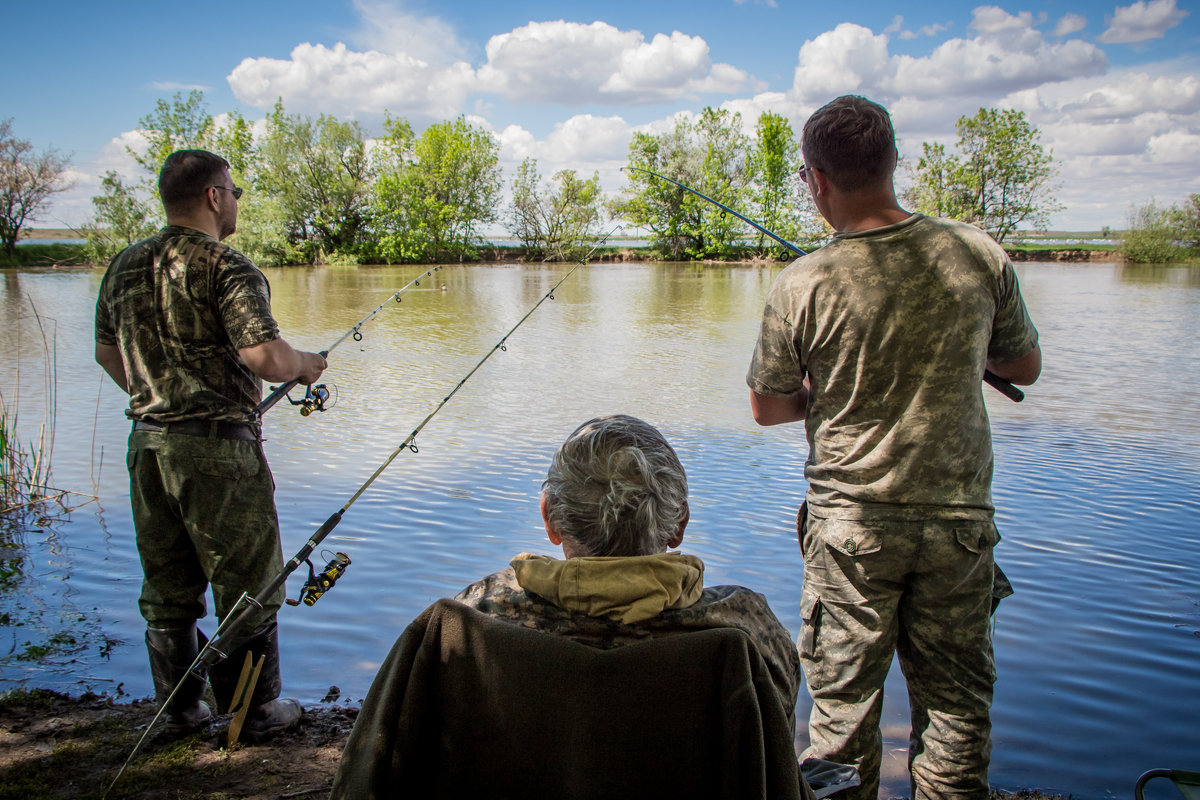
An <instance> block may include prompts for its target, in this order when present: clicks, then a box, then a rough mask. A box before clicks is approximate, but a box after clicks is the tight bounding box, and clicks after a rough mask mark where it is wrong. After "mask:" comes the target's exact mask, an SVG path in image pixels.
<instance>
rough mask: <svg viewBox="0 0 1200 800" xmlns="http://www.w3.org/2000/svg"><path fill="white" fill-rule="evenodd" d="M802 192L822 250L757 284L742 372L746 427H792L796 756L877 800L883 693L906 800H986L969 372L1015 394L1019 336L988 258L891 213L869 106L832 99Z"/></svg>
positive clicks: (887, 164)
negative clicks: (896, 719) (796, 433)
mask: <svg viewBox="0 0 1200 800" xmlns="http://www.w3.org/2000/svg"><path fill="white" fill-rule="evenodd" d="M802 150H803V154H804V160H805V163H806V166H805V167H802V168H801V177H802V178H803V179H804V180H805V181H806V183H807V185H808V188H809V190H810V191H811V192H812V194H813V199H814V201H815V203H816V206H817V209H818V210H819V211H820V213H821V214H822V216H824V217H825V219H826V220H827V221H828V222H829V223H830V224H831V225H832V226H833V227H834V229H835V230H836V231H837V235H836V236H835V237H834V239H833V241H832V242H831V243H830V244H828V245H827V246H825V247H823V248H821V249H820V250H818V251H816V252H815V253H813V254H812V255H809V256H805V257H803V258H801V259H799V260H797V261H796V262H795V263H793V264H792V265H790V266H789V267H788V268H787V269H785V270H784V271H783V272H782V273H781V274H780V275H779V277H778V278H777V279H776V281H775V284H774V285H773V286H772V288H771V290H770V293H769V294H768V297H767V302H766V307H765V309H764V311H763V321H762V329H761V332H760V336H759V340H758V344H757V347H756V349H755V352H754V357H753V361H752V363H751V365H750V370H749V373H748V375H747V383H748V384H749V386H750V389H751V394H750V402H751V410H752V412H753V414H754V418H755V420H756V421H757V422H758V423H759V424H761V425H774V424H778V423H786V422H796V421H800V420H803V421H804V423H805V429H806V432H807V436H808V445H809V457H808V461H807V463H806V464H805V477H806V478H807V479H808V483H809V488H808V493H807V497H806V502H805V506H804V507H802V508H801V513H800V516H799V518H798V529H799V533H800V547H801V550H802V552H803V556H804V562H805V565H804V586H803V590H802V592H801V605H802V608H801V611H802V617H803V621H802V632H801V635H800V640H799V651H800V659H801V663H802V665H803V667H804V673H805V676H806V680H807V682H808V688H809V692H810V694H811V695H812V700H813V707H812V713H811V717H810V720H809V737H810V741H811V745H810V747H809V748H808V750H807V751H806V752H805V755H806V756H812V757H817V758H825V759H829V760H832V761H837V762H842V763H848V764H854V765H857V766H858V768H859V772H860V775H861V777H862V786H861V787H860V788H859V789H857V790H851V791H848V792H847V793H846V794H844V795H841V796H843V797H847V798H853V800H860V799H861V800H874V798H875V797H876V796H877V794H878V789H879V768H880V761H881V748H882V739H881V735H880V730H879V719H880V710H881V707H882V699H883V685H884V678H885V676H886V675H887V671H888V668H889V667H890V665H891V661H892V655H893V653H898V654H899V658H900V665H901V668H902V669H903V672H904V675H905V678H906V680H907V684H908V691H909V701H910V706H911V709H912V734H911V736H910V742H909V769H910V773H911V776H912V784H911V788H912V797H913V798H914V800H917V799H918V798H933V797H949V796H951V795H953V796H955V797H962V798H986V797H987V796H988V779H987V767H988V760H989V756H990V752H991V742H990V730H991V727H990V722H989V708H990V706H991V701H992V684H993V683H994V681H995V667H994V663H993V658H992V643H991V637H990V631H989V625H988V621H989V615H990V612H991V610H992V607H993V606H992V585H993V574H994V565H993V561H992V548H993V546H994V545H995V544H996V543H997V542H998V541H999V538H1000V537H999V535H998V534H997V532H996V529H995V526H994V525H993V523H992V515H993V507H992V501H991V480H992V444H991V432H990V428H989V423H988V417H987V411H986V408H985V405H984V398H983V392H982V389H981V382H980V379H981V377H982V375H983V371H984V368H985V366H986V367H987V368H989V369H991V370H992V372H994V373H995V374H997V375H999V376H1000V377H1003V378H1007V379H1008V380H1010V381H1012V382H1014V383H1019V384H1029V383H1033V382H1034V381H1035V380H1036V379H1037V377H1038V374H1039V373H1040V371H1041V351H1040V349H1039V347H1038V337H1037V331H1036V330H1035V328H1034V326H1033V324H1032V322H1031V321H1030V318H1029V314H1028V312H1027V311H1026V308H1025V304H1024V301H1023V300H1022V298H1021V293H1020V290H1019V288H1018V285H1017V277H1016V275H1015V273H1014V271H1013V267H1012V264H1011V263H1010V262H1009V259H1008V257H1007V256H1006V255H1005V253H1004V251H1003V250H1002V249H1001V248H1000V247H999V246H998V245H997V244H996V243H995V242H994V241H992V240H991V239H990V238H989V237H988V236H987V235H986V234H984V233H983V232H981V231H980V230H978V229H976V228H973V227H971V226H968V225H964V224H961V223H957V222H951V221H948V220H940V219H934V218H930V217H925V216H922V215H920V214H909V213H908V212H907V211H905V210H903V209H902V208H901V207H900V206H899V204H898V203H897V201H896V196H895V191H894V189H893V184H892V176H893V173H894V171H895V166H896V159H897V153H896V146H895V134H894V132H893V129H892V124H891V119H890V117H889V116H888V113H887V111H886V110H885V109H884V108H882V107H881V106H879V105H877V104H875V103H872V102H870V101H869V100H866V99H864V98H861V97H853V96H847V97H841V98H838V99H837V100H834V101H833V102H831V103H829V104H828V105H826V106H825V107H823V108H821V109H819V110H818V111H817V112H816V113H815V114H813V116H812V117H811V118H810V119H809V120H808V122H807V124H806V125H805V127H804V133H803V137H802Z"/></svg>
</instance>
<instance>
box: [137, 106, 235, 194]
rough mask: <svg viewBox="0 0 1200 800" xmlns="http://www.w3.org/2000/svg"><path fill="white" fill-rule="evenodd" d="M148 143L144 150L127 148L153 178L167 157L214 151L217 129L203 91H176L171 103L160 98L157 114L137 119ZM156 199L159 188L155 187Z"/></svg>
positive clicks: (152, 113)
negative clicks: (206, 104)
mask: <svg viewBox="0 0 1200 800" xmlns="http://www.w3.org/2000/svg"><path fill="white" fill-rule="evenodd" d="M138 130H139V131H141V133H142V136H143V137H144V138H145V140H146V148H145V150H139V149H137V148H133V147H126V148H125V149H126V150H127V151H128V152H129V155H130V156H132V157H133V159H134V160H135V161H137V163H138V164H140V165H141V166H142V168H143V169H144V170H145V171H146V172H147V173H148V174H149V175H151V176H157V175H158V170H159V169H160V168H161V167H162V164H163V162H164V161H166V160H167V156H169V155H171V153H174V152H175V151H176V150H196V149H199V150H215V145H216V136H215V134H216V127H215V125H214V123H213V118H212V115H211V114H209V113H208V111H207V110H206V109H205V106H204V92H201V91H200V90H198V89H193V90H192V91H190V92H188V93H187V95H186V96H185V95H183V94H182V93H180V92H176V93H175V95H174V96H173V97H172V98H171V99H170V100H169V101H168V100H163V99H161V98H160V99H159V100H158V101H157V102H155V104H154V111H153V112H151V113H150V114H147V115H146V116H144V117H142V118H141V119H140V120H138ZM154 194H155V197H157V196H158V186H157V184H156V185H155V186H154Z"/></svg>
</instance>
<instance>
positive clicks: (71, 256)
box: [0, 244, 88, 267]
mask: <svg viewBox="0 0 1200 800" xmlns="http://www.w3.org/2000/svg"><path fill="white" fill-rule="evenodd" d="M87 263H88V260H87V256H86V255H84V250H83V245H81V244H22V245H18V246H17V252H16V254H15V255H11V256H10V255H9V254H8V253H4V252H0V267H63V266H82V265H86V264H87Z"/></svg>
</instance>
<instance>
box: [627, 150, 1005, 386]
mask: <svg viewBox="0 0 1200 800" xmlns="http://www.w3.org/2000/svg"><path fill="white" fill-rule="evenodd" d="M627 169H629V170H634V171H635V172H644V173H646V174H647V175H653V176H654V177H656V178H661V179H662V180H664V181H667V182H668V183H673V184H675V185H676V186H678V187H679V188H680V189H684V190H686V191H689V192H691V193H692V194H694V195H696V196H697V197H699V198H701V199H704V200H707V201H708V202H710V203H712V204H713V205H714V206H716V207H717V208H719V209H721V210H722V211H725V212H727V213H729V214H733V215H734V216H735V217H737V218H738V219H740V220H741V221H742V222H745V223H746V224H747V225H749V226H750V227H752V228H754V229H755V230H757V231H759V232H761V233H765V234H766V235H767V236H770V237H771V238H772V239H774V240H775V241H777V242H779V243H780V244H781V245H783V246H784V247H786V248H787V249H789V250H791V251H792V252H793V253H795V254H796V255H798V256H806V255H808V253H807V252H805V251H804V250H801V249H800V248H799V247H797V246H796V245H794V244H792V243H791V242H789V241H788V240H787V239H784V238H783V237H781V236H777V235H776V234H774V233H772V232H771V231H769V230H767V229H766V228H764V227H763V226H762V225H759V224H758V223H757V222H755V221H754V220H752V219H750V218H749V217H747V216H744V215H742V214H739V213H738V212H736V211H734V210H733V209H732V208H730V207H729V206H727V205H725V204H724V203H720V202H717V201H716V200H713V199H712V198H711V197H709V196H708V195H706V194H703V193H702V192H698V191H696V190H695V189H693V188H692V187H690V186H687V185H685V184H682V183H680V182H679V181H677V180H675V179H674V178H668V177H667V176H666V175H659V174H658V173H657V172H654V171H652V170H648V169H644V168H642V167H630V166H626V167H621V170H622V171H624V170H627ZM983 380H984V382H985V383H987V384H988V385H989V386H991V387H992V388H993V389H996V390H997V391H999V392H1000V393H1001V394H1002V395H1004V396H1005V397H1007V398H1008V399H1009V400H1012V401H1013V402H1014V403H1019V402H1021V401H1022V400H1024V399H1025V393H1024V392H1023V391H1021V390H1020V389H1018V388H1017V387H1016V386H1013V384H1012V382H1010V381H1008V380H1005V379H1004V378H1001V377H1000V376H999V375H997V374H996V373H994V372H992V371H991V370H990V369H986V368H985V369H984V370H983Z"/></svg>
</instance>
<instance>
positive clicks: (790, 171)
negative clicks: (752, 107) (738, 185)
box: [746, 111, 830, 258]
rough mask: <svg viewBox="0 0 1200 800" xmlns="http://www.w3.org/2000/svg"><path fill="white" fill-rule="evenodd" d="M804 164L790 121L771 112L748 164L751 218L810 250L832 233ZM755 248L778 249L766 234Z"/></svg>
mask: <svg viewBox="0 0 1200 800" xmlns="http://www.w3.org/2000/svg"><path fill="white" fill-rule="evenodd" d="M801 163H802V156H801V153H800V143H799V142H798V141H797V140H796V135H795V133H794V132H793V131H792V126H791V123H789V122H788V120H787V117H784V116H783V115H781V114H776V113H774V112H772V111H764V112H763V113H762V114H760V115H759V118H758V123H757V124H756V125H755V128H754V145H753V147H752V148H751V150H750V156H749V162H748V167H749V171H750V184H749V187H748V191H747V193H746V199H747V201H748V205H747V207H746V213H747V215H748V216H750V217H751V218H753V219H755V221H757V222H759V223H760V224H761V225H762V226H763V227H764V228H766V229H767V230H769V231H771V232H772V233H775V234H778V235H779V236H781V237H783V238H784V239H787V240H788V241H790V242H793V243H796V242H799V243H802V244H806V245H810V244H812V243H814V242H819V241H821V240H823V239H825V238H826V236H827V234H828V233H829V232H830V230H829V226H828V225H827V224H826V223H825V221H824V220H823V219H822V218H821V215H820V214H819V213H818V212H817V208H816V206H815V205H814V204H813V201H812V195H811V194H809V192H808V190H807V188H806V187H805V186H804V182H803V181H801V180H800V175H799V171H800V165H801ZM756 244H757V249H758V251H759V253H760V254H762V255H765V254H767V253H768V252H771V251H773V250H775V249H776V248H777V247H778V245H777V244H776V243H775V242H774V241H772V240H770V239H768V238H767V237H766V236H765V235H764V234H762V233H758V234H756ZM790 255H791V254H790V252H789V253H788V254H785V256H784V257H785V258H786V257H789V256H790Z"/></svg>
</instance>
